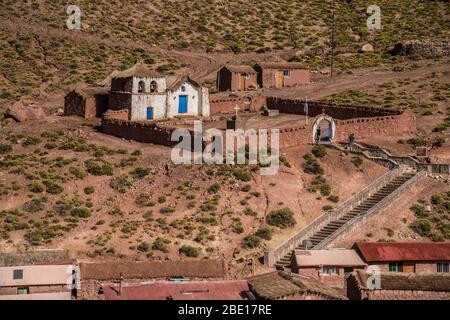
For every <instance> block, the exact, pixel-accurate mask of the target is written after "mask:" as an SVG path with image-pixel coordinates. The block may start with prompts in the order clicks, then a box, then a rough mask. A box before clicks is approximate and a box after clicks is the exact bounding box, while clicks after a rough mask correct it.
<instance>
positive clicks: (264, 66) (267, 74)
mask: <svg viewBox="0 0 450 320" xmlns="http://www.w3.org/2000/svg"><path fill="white" fill-rule="evenodd" d="M254 69H255V70H256V72H257V73H258V85H259V87H261V88H285V87H295V86H299V85H304V84H309V83H310V74H309V70H308V68H307V67H306V66H305V65H304V64H302V63H298V62H258V63H256V64H255V66H254Z"/></svg>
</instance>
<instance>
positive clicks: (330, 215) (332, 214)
mask: <svg viewBox="0 0 450 320" xmlns="http://www.w3.org/2000/svg"><path fill="white" fill-rule="evenodd" d="M399 174H400V169H398V168H395V169H393V170H389V171H387V172H386V173H384V174H383V175H382V176H381V177H379V178H378V179H376V180H375V181H372V182H371V183H370V184H368V185H367V186H366V187H364V188H363V189H362V190H361V191H360V192H358V193H356V194H354V195H353V196H351V197H350V198H348V199H347V200H345V201H344V202H342V203H340V204H339V205H338V206H337V207H336V208H334V209H332V210H329V211H326V212H325V213H324V214H322V215H320V216H319V217H317V218H316V219H314V220H313V221H312V222H311V223H309V224H308V225H307V226H306V227H304V228H303V229H301V230H300V231H299V232H297V233H296V234H294V235H293V236H291V237H290V238H289V239H287V240H286V241H284V242H283V243H282V244H280V245H278V246H277V247H275V248H274V249H272V250H269V251H267V252H266V253H265V255H269V254H275V255H276V256H281V255H282V254H284V253H285V252H287V251H290V250H292V248H291V247H292V246H294V247H295V246H297V245H298V241H300V240H301V239H303V238H304V237H306V236H307V235H308V234H309V233H311V232H314V231H315V230H316V229H317V227H319V226H320V225H321V224H322V223H323V222H325V221H327V220H331V219H335V218H338V217H339V216H341V215H344V213H345V212H347V211H344V210H345V209H348V210H351V209H352V208H353V205H355V204H358V203H359V202H360V201H361V200H362V199H363V198H365V197H366V196H368V195H370V193H371V192H374V191H375V190H376V189H378V188H379V187H381V185H382V184H383V183H384V182H385V181H386V180H387V179H388V177H389V178H390V177H394V176H397V175H399ZM347 207H348V208H347ZM292 241H293V242H294V243H295V244H291V242H292Z"/></svg>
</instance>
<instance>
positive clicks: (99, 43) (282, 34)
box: [0, 0, 450, 103]
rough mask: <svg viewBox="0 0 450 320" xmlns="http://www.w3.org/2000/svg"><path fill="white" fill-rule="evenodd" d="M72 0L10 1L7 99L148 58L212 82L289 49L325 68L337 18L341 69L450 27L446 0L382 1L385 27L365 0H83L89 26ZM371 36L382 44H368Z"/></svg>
mask: <svg viewBox="0 0 450 320" xmlns="http://www.w3.org/2000/svg"><path fill="white" fill-rule="evenodd" d="M69 4H72V3H71V2H70V1H43V0H36V1H11V0H8V1H3V2H2V9H1V11H0V18H1V19H0V27H1V28H0V91H1V93H0V103H2V102H3V103H9V102H11V101H17V100H20V99H24V98H25V99H27V100H30V101H34V100H41V99H45V98H49V96H51V95H54V94H55V93H59V94H62V93H63V92H64V91H65V90H67V89H68V88H69V87H70V86H71V85H74V84H76V83H78V82H85V83H88V84H91V85H92V84H95V83H96V82H98V81H100V80H103V79H104V78H105V77H106V76H107V75H108V74H109V73H110V72H111V71H113V70H114V69H119V70H123V69H125V68H128V67H130V66H131V65H132V64H133V63H134V62H136V61H137V60H140V59H141V60H143V61H144V62H146V63H147V64H150V65H153V67H154V68H155V69H157V70H159V71H163V72H189V73H191V74H192V75H194V76H196V77H198V78H202V79H206V80H207V82H209V83H210V82H211V77H213V74H214V71H215V70H216V69H217V68H218V66H219V65H220V64H223V63H225V62H227V61H233V62H236V61H241V62H244V63H245V62H250V61H254V60H263V59H269V60H273V59H285V60H290V61H304V62H305V63H307V64H308V65H309V67H310V68H311V70H322V69H323V68H327V67H329V64H330V56H329V51H330V44H331V34H332V32H331V30H332V26H333V25H334V30H335V32H334V41H333V47H334V48H335V53H336V55H335V62H334V67H335V69H336V70H337V72H340V71H344V70H348V69H352V68H355V67H371V66H379V65H382V64H392V63H399V62H401V61H404V60H405V59H406V58H405V57H392V56H390V55H388V54H386V52H387V51H388V50H390V49H392V47H393V45H394V44H395V43H396V42H398V41H403V40H410V39H429V38H430V36H432V37H433V39H446V38H448V37H449V34H450V25H449V24H450V19H449V16H450V12H449V6H448V3H446V2H445V1H419V0H407V1H404V0H395V1H388V0H383V1H378V2H377V4H378V5H379V6H380V8H381V9H382V11H381V14H382V29H380V30H376V31H373V32H369V31H368V29H367V27H366V19H367V17H368V14H367V13H366V11H367V7H368V6H369V5H371V4H372V3H371V2H370V1H363V0H352V1H331V0H326V1H314V0H308V1H290V0H283V1H263V2H261V1H253V0H252V1H221V0H199V1H195V2H191V1H178V0H170V1H150V2H148V1H95V2H92V1H80V2H79V6H80V9H81V13H82V20H81V21H82V22H81V30H68V29H67V28H66V26H65V24H66V20H67V13H66V8H67V6H68V5H69ZM333 12H334V17H335V19H334V23H333ZM366 43H370V44H372V45H373V46H374V51H373V52H366V53H359V51H360V49H361V47H362V46H363V45H364V44H366ZM236 54H237V55H236ZM210 84H211V83H210Z"/></svg>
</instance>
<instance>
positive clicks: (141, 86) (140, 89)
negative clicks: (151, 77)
mask: <svg viewBox="0 0 450 320" xmlns="http://www.w3.org/2000/svg"><path fill="white" fill-rule="evenodd" d="M144 91H145V82H144V81H139V83H138V93H144Z"/></svg>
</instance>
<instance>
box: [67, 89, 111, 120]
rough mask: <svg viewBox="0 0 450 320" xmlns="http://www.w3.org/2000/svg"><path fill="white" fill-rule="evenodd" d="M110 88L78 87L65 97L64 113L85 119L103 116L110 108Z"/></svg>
mask: <svg viewBox="0 0 450 320" xmlns="http://www.w3.org/2000/svg"><path fill="white" fill-rule="evenodd" d="M108 102H109V88H106V87H92V88H83V87H77V88H75V89H73V90H72V91H70V92H69V93H68V94H67V95H66V96H65V97H64V115H66V116H79V117H83V118H85V119H91V118H96V117H101V116H102V114H103V113H105V112H106V111H107V110H108Z"/></svg>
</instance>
